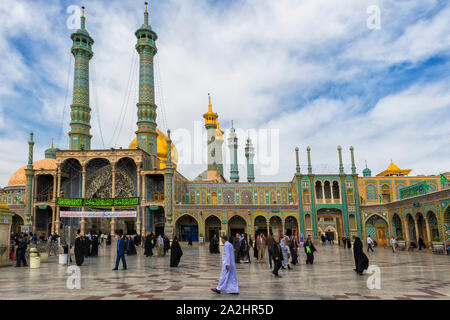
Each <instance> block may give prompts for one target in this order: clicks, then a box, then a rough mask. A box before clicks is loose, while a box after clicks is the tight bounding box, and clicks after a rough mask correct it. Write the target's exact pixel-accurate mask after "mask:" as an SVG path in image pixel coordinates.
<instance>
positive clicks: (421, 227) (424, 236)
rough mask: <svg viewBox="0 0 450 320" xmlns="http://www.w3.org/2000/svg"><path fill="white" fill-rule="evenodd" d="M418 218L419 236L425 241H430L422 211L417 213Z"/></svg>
mask: <svg viewBox="0 0 450 320" xmlns="http://www.w3.org/2000/svg"><path fill="white" fill-rule="evenodd" d="M416 220H417V230H418V231H419V238H422V240H423V241H424V242H425V243H428V241H429V239H428V235H427V229H426V225H425V219H424V218H423V214H422V213H417V214H416Z"/></svg>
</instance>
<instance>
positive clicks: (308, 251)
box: [305, 238, 317, 264]
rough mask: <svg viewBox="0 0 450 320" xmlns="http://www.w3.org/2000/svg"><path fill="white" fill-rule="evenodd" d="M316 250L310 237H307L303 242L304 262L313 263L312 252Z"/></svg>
mask: <svg viewBox="0 0 450 320" xmlns="http://www.w3.org/2000/svg"><path fill="white" fill-rule="evenodd" d="M316 251H317V250H316V248H315V247H314V245H313V243H312V241H311V239H309V238H308V240H306V242H305V253H306V264H313V263H314V252H316Z"/></svg>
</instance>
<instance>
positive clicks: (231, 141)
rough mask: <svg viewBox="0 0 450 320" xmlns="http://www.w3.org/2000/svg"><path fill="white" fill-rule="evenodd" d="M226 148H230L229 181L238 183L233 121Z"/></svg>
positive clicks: (236, 141) (236, 139)
mask: <svg viewBox="0 0 450 320" xmlns="http://www.w3.org/2000/svg"><path fill="white" fill-rule="evenodd" d="M228 147H229V148H230V157H231V159H230V160H231V162H230V163H231V164H230V180H231V181H232V182H239V167H238V161H237V148H238V138H237V135H236V130H235V129H234V127H233V121H231V129H230V134H229V135H228Z"/></svg>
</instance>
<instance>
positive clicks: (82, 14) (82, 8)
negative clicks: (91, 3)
mask: <svg viewBox="0 0 450 320" xmlns="http://www.w3.org/2000/svg"><path fill="white" fill-rule="evenodd" d="M81 16H82V17H84V7H81Z"/></svg>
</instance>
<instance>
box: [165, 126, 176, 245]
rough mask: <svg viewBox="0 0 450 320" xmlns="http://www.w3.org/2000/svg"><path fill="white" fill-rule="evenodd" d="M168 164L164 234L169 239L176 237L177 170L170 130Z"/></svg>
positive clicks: (168, 131) (168, 136)
mask: <svg viewBox="0 0 450 320" xmlns="http://www.w3.org/2000/svg"><path fill="white" fill-rule="evenodd" d="M166 142H167V164H166V168H165V169H164V195H165V196H164V215H165V218H166V219H165V220H166V221H165V225H164V233H165V234H167V236H168V237H169V238H172V237H173V236H174V230H173V229H174V227H173V175H174V172H175V169H174V168H173V167H172V150H171V149H172V140H171V139H170V130H167V140H166Z"/></svg>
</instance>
